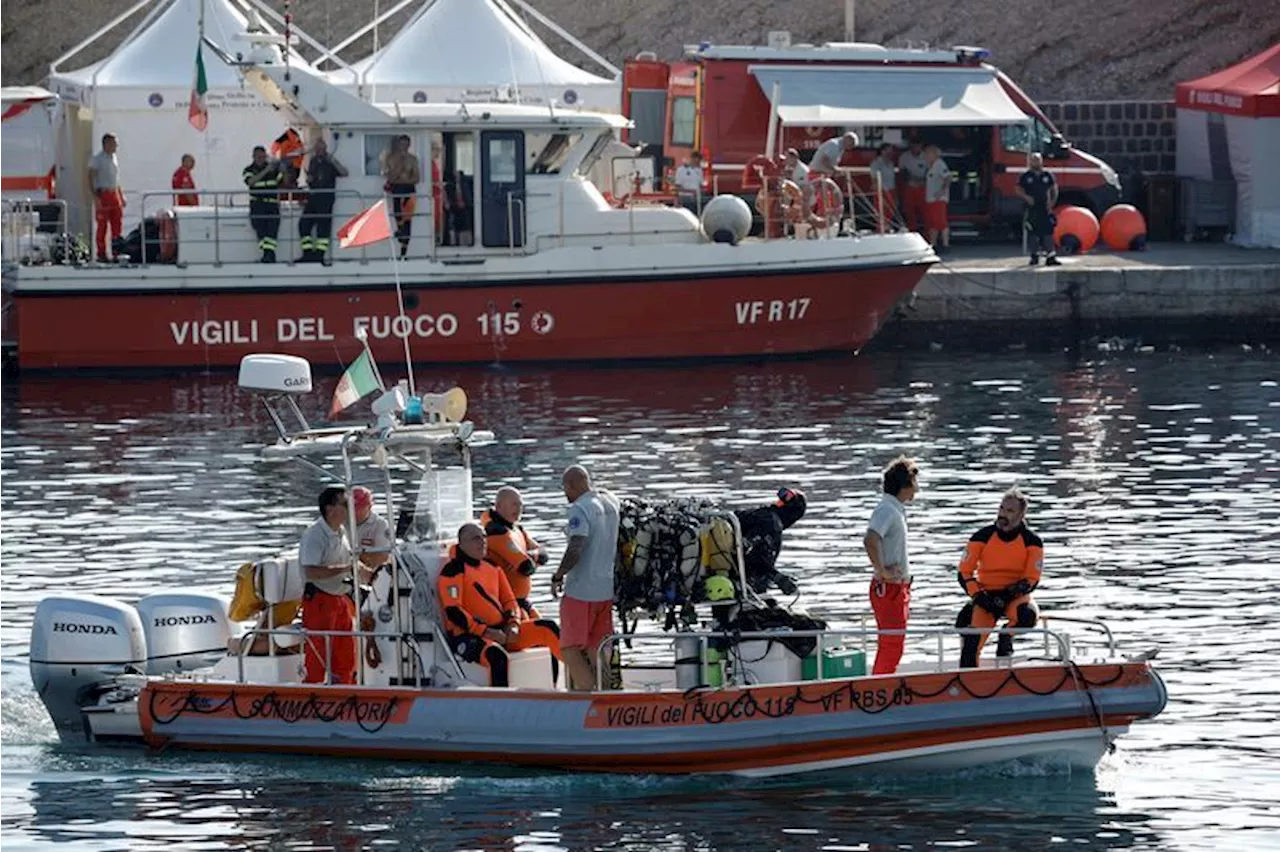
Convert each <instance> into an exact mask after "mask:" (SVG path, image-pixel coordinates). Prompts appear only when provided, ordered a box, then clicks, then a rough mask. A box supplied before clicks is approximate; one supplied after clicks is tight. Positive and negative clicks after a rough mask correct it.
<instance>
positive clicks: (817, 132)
mask: <svg viewBox="0 0 1280 852" xmlns="http://www.w3.org/2000/svg"><path fill="white" fill-rule="evenodd" d="M804 132H805V135H806V136H808V137H809V138H810V139H817V138H818V137H819V136H821V135H822V128H821V127H806V128H805V129H804Z"/></svg>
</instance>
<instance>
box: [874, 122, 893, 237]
mask: <svg viewBox="0 0 1280 852" xmlns="http://www.w3.org/2000/svg"><path fill="white" fill-rule="evenodd" d="M893 150H894V148H893V145H892V144H891V143H889V142H885V143H884V144H883V145H881V146H880V147H879V148H878V149H876V156H875V159H874V160H872V161H871V203H872V204H873V205H875V218H876V224H877V225H879V230H880V231H881V233H884V232H887V231H891V230H893V221H894V219H895V218H897V205H896V204H895V203H894V200H895V199H896V198H897V197H898V194H897V193H896V192H894V187H895V186H896V185H897V177H898V170H897V167H896V166H895V165H894V164H893Z"/></svg>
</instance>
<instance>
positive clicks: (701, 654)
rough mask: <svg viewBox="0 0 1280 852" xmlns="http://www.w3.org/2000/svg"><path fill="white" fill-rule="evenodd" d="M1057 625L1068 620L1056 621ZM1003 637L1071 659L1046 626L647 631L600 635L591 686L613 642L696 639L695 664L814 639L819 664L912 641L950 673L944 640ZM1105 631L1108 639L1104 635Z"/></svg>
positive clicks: (602, 672)
mask: <svg viewBox="0 0 1280 852" xmlns="http://www.w3.org/2000/svg"><path fill="white" fill-rule="evenodd" d="M1059 620H1064V621H1065V620H1068V619H1066V618H1062V619H1059ZM1081 623H1084V624H1100V622H1096V621H1094V620H1090V619H1082V620H1081ZM991 634H995V635H1001V636H1003V635H1008V636H1015V637H1016V636H1040V637H1043V639H1044V644H1043V654H1044V657H1045V658H1047V659H1050V660H1054V661H1057V662H1064V663H1065V662H1070V661H1071V660H1072V641H1071V636H1070V635H1069V634H1066V633H1062V632H1059V631H1055V630H1051V629H1049V628H1047V627H998V628H997V627H992V628H974V627H908V628H905V629H902V630H881V629H877V628H868V627H865V626H862V627H850V628H841V629H828V630H757V631H726V630H705V631H690V632H652V633H614V634H611V635H609V636H606V637H605V638H604V639H603V640H602V641H601V643H600V645H599V647H598V648H597V649H596V661H595V662H596V686H597V688H599V689H603V688H604V684H605V678H606V677H607V676H608V674H609V665H608V659H609V657H610V656H611V655H612V653H613V647H614V645H615V644H616V643H619V642H622V643H625V644H627V645H631V644H633V643H635V642H637V641H639V642H645V643H649V644H660V643H665V644H669V645H673V646H674V644H675V642H676V641H677V640H680V639H686V640H696V641H697V642H698V643H699V646H698V656H697V658H696V659H697V661H698V662H699V663H701V661H704V660H706V659H707V651H708V649H709V648H710V644H709V643H710V642H711V641H712V640H726V641H728V642H730V643H732V644H734V645H737V644H738V643H739V642H742V641H744V640H745V641H766V642H767V641H773V642H776V641H780V640H784V639H814V640H816V644H815V646H814V650H813V654H814V655H817V657H818V659H819V660H821V659H822V658H823V657H824V656H825V654H826V652H827V651H829V650H837V649H838V648H839V647H840V646H838V645H836V644H832V643H833V642H841V641H843V640H846V639H856V640H858V643H859V648H858V649H859V650H861V651H863V653H864V655H866V656H867V657H868V658H869V654H868V652H869V651H870V650H871V649H870V647H869V643H868V640H869V639H872V638H875V637H883V636H904V637H908V638H912V639H930V640H933V641H932V642H930V643H929V644H930V645H932V646H933V648H934V651H933V655H932V658H931V660H930V665H932V666H933V669H934V670H935V671H939V672H941V671H945V670H947V669H948V668H955V666H954V665H951V666H948V664H947V645H948V642H947V640H948V639H950V638H953V637H959V638H961V639H962V638H963V637H965V636H989V635H991ZM1109 635H1110V634H1109V631H1108V636H1109ZM1110 648H1111V651H1112V656H1114V643H1112V644H1111V646H1110ZM953 653H954V655H955V658H957V659H958V657H959V652H958V650H957V651H955V652H953ZM824 670H825V667H824V666H823V665H821V664H820V665H818V672H817V679H818V680H830V679H831V678H828V677H826V676H825V674H824Z"/></svg>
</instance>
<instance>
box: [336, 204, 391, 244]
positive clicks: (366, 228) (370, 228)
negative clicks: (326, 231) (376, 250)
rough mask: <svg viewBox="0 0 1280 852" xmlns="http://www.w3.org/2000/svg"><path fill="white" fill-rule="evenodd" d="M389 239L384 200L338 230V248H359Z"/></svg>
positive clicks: (389, 225) (389, 230)
mask: <svg viewBox="0 0 1280 852" xmlns="http://www.w3.org/2000/svg"><path fill="white" fill-rule="evenodd" d="M389 239H391V224H390V223H389V222H388V221H387V200H386V199H385V198H384V199H382V200H381V201H379V202H378V203H377V204H375V205H373V206H372V207H370V208H369V209H368V210H366V211H364V212H363V213H360V214H358V215H356V216H354V217H352V218H351V219H350V220H349V221H348V222H347V223H346V224H345V225H343V226H342V227H341V228H339V229H338V246H339V248H359V247H360V246H367V245H369V244H370V243H377V242H381V241H382V240H389Z"/></svg>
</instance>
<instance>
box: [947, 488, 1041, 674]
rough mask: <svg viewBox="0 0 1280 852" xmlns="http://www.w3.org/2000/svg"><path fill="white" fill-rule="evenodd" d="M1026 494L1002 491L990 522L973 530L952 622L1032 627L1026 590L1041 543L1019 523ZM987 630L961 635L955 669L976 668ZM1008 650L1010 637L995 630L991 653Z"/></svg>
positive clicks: (1033, 611) (1035, 574)
mask: <svg viewBox="0 0 1280 852" xmlns="http://www.w3.org/2000/svg"><path fill="white" fill-rule="evenodd" d="M1026 514H1027V498H1026V495H1024V494H1023V493H1022V492H1021V491H1019V490H1018V489H1017V488H1012V489H1010V490H1009V491H1007V492H1005V495H1004V498H1003V499H1002V500H1001V501H1000V511H999V513H998V514H997V515H996V522H995V523H994V524H991V525H990V526H985V527H983V528H982V529H980V530H978V531H977V532H976V533H974V534H973V537H972V538H970V539H969V544H968V545H967V546H966V547H965V550H964V557H963V558H962V559H961V560H960V569H959V571H960V585H961V586H963V587H964V590H965V592H966V593H967V594H968V595H969V597H970V598H971V600H970V601H969V603H967V604H966V605H965V607H964V609H962V610H960V614H959V615H958V616H957V617H956V627H961V628H964V627H977V628H983V627H994V626H995V625H996V622H997V621H998V620H999V619H1001V618H1004V619H1006V622H1007V624H1006V626H1008V627H1035V625H1036V621H1037V619H1038V618H1039V616H1040V611H1039V610H1038V609H1037V608H1036V605H1035V601H1033V600H1032V599H1031V592H1032V591H1033V590H1034V589H1035V588H1036V586H1037V585H1039V583H1040V574H1041V571H1042V570H1043V568H1044V544H1043V543H1042V542H1041V541H1040V537H1039V536H1038V535H1036V534H1035V533H1034V532H1032V531H1031V530H1030V529H1029V528H1028V527H1027V525H1026V524H1025V523H1024V519H1025V518H1026ZM986 641H987V634H986V633H983V634H981V635H972V636H965V637H964V638H963V640H962V644H961V648H962V650H961V652H960V666H961V668H976V667H977V665H978V654H979V653H980V652H981V650H982V646H983V644H984V643H985V642H986ZM1012 655H1013V636H1012V635H1010V634H1007V633H1002V634H1001V635H1000V639H999V642H998V643H997V645H996V656H997V657H1009V656H1012Z"/></svg>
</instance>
